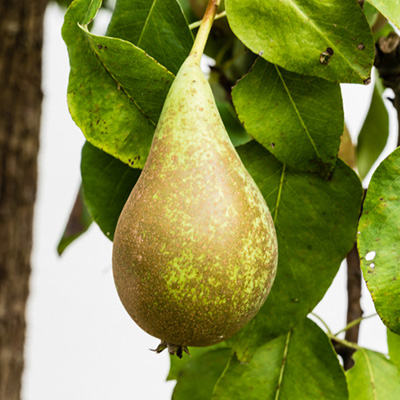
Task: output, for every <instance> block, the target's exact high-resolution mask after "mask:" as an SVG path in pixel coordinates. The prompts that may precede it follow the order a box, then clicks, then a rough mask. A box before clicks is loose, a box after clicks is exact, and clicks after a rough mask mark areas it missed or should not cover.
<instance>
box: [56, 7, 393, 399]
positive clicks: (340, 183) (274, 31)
mask: <svg viewBox="0 0 400 400" xmlns="http://www.w3.org/2000/svg"><path fill="white" fill-rule="evenodd" d="M205 3H206V1H203V0H201V1H200V0H198V1H189V0H180V1H179V2H178V1H177V0H163V1H162V2H161V1H160V2H156V1H146V0H129V1H128V0H117V2H116V6H115V9H114V12H113V15H112V18H111V21H110V24H109V26H108V29H107V32H106V33H105V35H95V34H94V33H92V32H91V31H90V26H91V25H90V23H91V22H92V21H93V19H94V18H95V16H96V13H97V11H98V9H99V8H100V7H101V0H96V1H92V0H75V1H74V2H73V3H72V4H71V5H70V7H69V9H68V11H67V13H66V16H65V23H64V26H63V37H64V40H65V42H66V44H67V47H68V52H69V57H70V65H71V73H70V80H69V86H68V104H69V108H70V112H71V115H72V117H73V119H74V120H75V122H76V123H77V125H78V126H79V127H80V128H81V130H82V132H83V134H84V135H85V137H86V140H87V143H86V144H85V145H84V148H83V151H82V163H81V172H82V193H83V196H84V201H85V205H86V207H81V208H82V213H84V212H85V213H86V212H87V211H88V212H89V213H90V215H91V218H93V220H94V221H95V222H96V223H97V224H98V225H99V226H100V228H101V229H102V231H103V232H104V233H105V235H107V237H109V238H110V239H111V240H112V238H113V234H114V230H115V226H116V223H117V220H118V217H119V214H120V212H121V210H122V207H123V205H124V203H125V201H126V199H127V197H128V196H129V193H130V191H131V189H132V187H133V186H134V185H135V183H136V181H137V179H138V177H139V175H140V171H141V169H142V168H143V166H144V164H145V161H146V158H147V155H148V151H149V148H150V145H151V140H152V136H153V132H154V129H155V126H156V124H157V121H158V118H159V115H160V112H161V109H162V106H163V104H164V100H165V97H166V95H167V93H168V89H169V87H170V85H171V83H172V81H173V79H174V76H175V74H176V72H177V71H178V69H179V67H180V65H181V63H182V62H183V60H184V59H185V57H186V56H187V54H188V53H189V51H190V48H191V45H192V42H193V35H192V31H193V30H195V29H196V28H193V26H192V28H193V29H190V26H189V25H188V21H189V22H193V21H194V20H195V19H196V16H198V15H199V14H200V15H201V13H202V10H203V9H204V7H205ZM225 6H226V18H221V19H219V20H217V21H215V23H214V27H213V30H212V32H211V35H210V37H209V41H208V44H207V47H206V53H207V54H208V55H209V56H210V57H212V58H213V59H214V62H215V64H214V65H212V66H211V72H210V83H211V86H212V89H213V91H214V94H215V97H216V99H217V104H218V107H219V110H220V113H221V116H222V118H223V121H224V123H225V126H226V128H227V130H228V133H229V134H230V137H231V140H232V143H233V144H234V145H235V146H236V147H237V150H238V153H239V155H240V157H241V158H242V161H243V163H244V164H245V166H246V168H247V169H248V171H249V172H250V174H251V175H252V176H253V178H254V180H255V181H256V183H257V185H258V186H259V188H260V190H261V192H262V194H263V196H264V198H265V200H266V202H267V203H268V205H269V208H270V210H271V212H272V215H273V218H274V223H275V227H276V230H277V235H278V244H279V264H278V273H277V276H276V280H275V283H274V286H273V288H272V291H271V294H270V296H269V298H268V300H267V302H266V303H265V305H264V306H263V307H262V309H261V311H260V312H259V314H258V315H257V316H256V317H255V318H254V319H253V320H252V321H251V322H250V323H249V324H248V325H247V326H246V327H245V328H244V329H243V330H242V331H240V332H239V333H238V334H237V335H235V336H234V337H233V338H231V339H229V340H228V341H227V342H224V343H222V344H220V345H217V346H212V347H210V348H206V349H192V350H191V352H192V354H193V356H192V358H191V359H185V360H182V361H180V360H176V359H174V360H171V371H170V374H169V379H177V381H178V383H177V385H176V389H175V392H174V395H173V398H175V399H186V398H189V397H190V398H194V399H199V400H206V399H211V398H212V399H232V400H234V399H243V398H249V399H250V398H254V399H259V398H265V399H277V398H280V399H281V398H282V399H298V398H304V399H322V398H329V399H332V400H334V399H347V398H348V399H351V400H355V399H369V398H371V399H388V400H391V399H395V398H397V397H396V394H395V393H396V392H397V393H398V391H399V390H400V388H399V379H400V372H399V359H400V356H399V354H400V350H399V349H400V336H398V335H400V321H399V316H400V313H399V309H400V302H399V298H400V296H399V295H400V267H399V265H400V263H399V261H400V256H399V254H400V247H399V243H400V233H399V232H400V231H399V228H398V227H399V225H400V198H399V193H400V184H399V171H400V153H399V151H398V150H397V151H395V152H393V153H392V154H391V156H390V157H389V158H388V159H386V160H385V161H383V162H382V164H381V165H380V166H379V168H378V169H377V170H376V172H375V173H374V175H373V177H372V181H371V184H370V187H369V188H368V193H367V196H366V199H365V203H364V206H363V211H362V216H361V219H360V223H359V214H360V209H361V203H362V194H363V193H362V192H363V191H362V185H361V181H360V177H361V179H362V178H364V177H365V176H366V175H367V174H368V172H369V171H370V170H371V168H372V167H373V165H374V163H375V162H376V160H377V159H378V157H379V156H380V154H381V152H382V150H383V148H384V146H385V145H386V142H387V137H388V116H387V111H386V108H385V106H384V104H383V100H382V96H383V88H382V84H381V81H380V79H379V78H377V79H376V80H375V90H374V93H373V97H372V100H371V103H370V108H369V111H368V114H367V117H366V120H365V123H364V126H363V128H362V130H361V133H360V135H359V139H358V144H357V163H358V173H359V176H357V171H354V170H353V169H352V168H351V167H352V166H353V165H351V167H350V166H348V165H347V164H346V162H344V161H348V162H349V163H350V162H351V163H352V162H353V161H352V160H350V159H349V160H344V161H342V160H340V159H339V158H338V153H339V146H340V143H341V138H342V147H343V146H347V147H348V148H351V149H350V150H351V151H350V152H349V151H346V149H343V148H342V147H341V152H340V154H350V153H351V152H352V150H353V145H352V143H351V141H349V140H348V139H347V141H346V142H344V139H343V138H345V137H346V135H343V136H342V134H343V132H344V116H343V105H342V98H341V93H340V86H339V83H343V82H352V83H360V84H363V83H368V82H369V81H370V78H371V73H372V71H371V68H372V65H373V62H374V41H375V40H376V38H377V37H378V36H379V35H381V34H384V33H383V32H387V28H385V31H379V32H380V33H376V32H375V31H376V30H377V29H374V32H375V36H374V35H373V34H372V31H371V26H374V28H376V25H375V24H377V23H378V22H377V21H378V20H381V19H382V18H383V17H382V15H380V13H382V14H383V16H384V17H386V18H387V19H389V20H390V21H391V22H392V23H393V24H394V25H396V26H397V27H399V19H398V18H399V15H400V13H399V7H400V5H399V2H398V0H387V1H380V0H371V1H370V2H369V3H365V5H364V10H363V9H362V8H361V7H360V6H359V5H358V3H357V1H356V0H353V1H349V0H334V1H331V0H326V1H319V0H281V1H258V2H254V1H249V0H225ZM197 18H198V17H197ZM388 29H389V30H391V29H392V28H390V27H389V28H388ZM233 86H234V88H233V90H232V91H231V88H232V87H233ZM347 150H348V149H347ZM353 153H354V151H353ZM85 215H86V214H85ZM85 218H86V217H85ZM82 220H83V219H82ZM85 221H87V222H86V223H85V224H83V225H82V226H83V227H82V232H83V231H84V229H86V228H87V226H88V224H89V223H90V221H91V219H90V218H89V219H88V218H86V219H85ZM357 231H359V237H358V246H359V251H360V257H361V264H362V270H363V274H364V279H365V280H366V282H367V284H368V288H369V290H370V292H371V294H372V297H373V299H374V301H375V304H376V308H377V311H378V313H379V315H380V316H381V318H382V320H383V322H384V323H385V324H386V325H387V326H388V328H389V329H390V332H389V333H388V341H389V353H390V359H389V358H387V357H386V356H384V355H382V354H378V353H376V352H373V351H370V350H366V349H363V348H358V350H357V351H356V353H355V356H354V359H355V366H354V367H353V368H352V369H350V370H349V371H347V372H346V374H344V372H343V370H342V367H341V366H340V363H339V360H338V357H337V354H336V353H335V350H334V348H333V347H332V345H331V342H330V340H329V338H328V336H327V335H326V333H324V332H323V331H322V330H321V329H320V328H318V327H317V326H316V325H315V324H314V323H312V322H311V321H310V320H308V319H307V315H308V313H310V312H311V311H312V309H313V308H314V307H315V305H316V304H317V303H318V302H319V301H320V300H321V299H322V297H323V296H324V294H325V292H326V291H327V289H328V287H329V286H330V284H331V282H332V280H333V278H334V276H335V274H336V273H337V271H338V269H339V266H340V264H341V261H342V260H343V258H344V257H345V256H346V254H347V252H348V251H349V250H350V249H351V248H352V246H353V244H354V242H355V241H356V236H357ZM77 236H78V235H76V237H77ZM74 238H75V236H74V237H72V238H71V239H68V240H67V241H66V239H65V238H64V242H62V243H63V244H62V246H63V247H62V248H64V247H65V246H66V245H68V244H69V243H70V242H71V241H72V240H73V239H74Z"/></svg>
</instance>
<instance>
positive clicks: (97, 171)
mask: <svg viewBox="0 0 400 400" xmlns="http://www.w3.org/2000/svg"><path fill="white" fill-rule="evenodd" d="M140 172H141V170H139V169H133V168H130V167H128V166H127V165H125V164H123V163H122V162H121V161H119V160H117V159H116V158H114V157H112V156H110V155H109V154H107V153H104V152H103V151H101V150H99V149H97V148H96V147H94V146H92V145H91V144H90V143H88V142H86V143H85V145H84V146H83V149H82V161H81V173H82V185H83V194H84V197H85V203H86V204H87V207H88V210H89V212H90V214H91V215H92V217H93V219H94V221H95V222H96V223H97V224H98V225H99V227H100V229H101V230H102V231H103V233H104V234H105V235H106V236H107V237H108V238H109V239H110V240H113V238H114V231H115V227H116V224H117V221H118V217H119V214H120V213H121V211H122V208H123V206H124V204H125V202H126V200H127V199H128V197H129V194H130V193H131V190H132V188H133V186H134V185H135V183H136V181H137V180H138V178H139V175H140Z"/></svg>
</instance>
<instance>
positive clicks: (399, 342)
mask: <svg viewBox="0 0 400 400" xmlns="http://www.w3.org/2000/svg"><path fill="white" fill-rule="evenodd" d="M387 341H388V348H389V357H390V360H391V361H392V362H394V363H395V364H396V365H397V366H398V367H400V335H396V334H395V333H393V332H391V331H390V330H389V329H388V330H387Z"/></svg>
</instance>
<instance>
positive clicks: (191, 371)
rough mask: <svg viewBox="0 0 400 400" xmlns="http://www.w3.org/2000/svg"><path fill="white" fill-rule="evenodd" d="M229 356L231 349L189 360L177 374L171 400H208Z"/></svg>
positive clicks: (212, 352)
mask: <svg viewBox="0 0 400 400" xmlns="http://www.w3.org/2000/svg"><path fill="white" fill-rule="evenodd" d="M231 356H232V350H231V349H229V348H222V349H217V350H212V351H208V352H205V353H203V354H201V355H200V356H199V357H196V358H193V359H192V360H189V361H188V362H187V364H186V365H185V366H184V367H183V368H182V370H181V372H180V374H179V377H178V383H177V384H176V386H175V390H174V393H173V395H172V399H173V400H188V399H190V400H210V398H211V395H212V391H213V389H214V386H215V384H216V383H217V380H218V378H219V377H220V376H221V374H222V372H223V371H224V369H225V367H226V365H227V363H228V361H229V359H230V358H231Z"/></svg>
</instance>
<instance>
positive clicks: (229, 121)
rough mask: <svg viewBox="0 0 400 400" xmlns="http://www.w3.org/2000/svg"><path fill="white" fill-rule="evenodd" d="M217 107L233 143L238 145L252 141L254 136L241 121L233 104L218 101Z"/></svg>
mask: <svg viewBox="0 0 400 400" xmlns="http://www.w3.org/2000/svg"><path fill="white" fill-rule="evenodd" d="M217 107H218V111H219V113H220V115H221V118H222V121H223V123H224V125H225V128H226V130H227V132H228V134H229V137H230V139H231V142H232V144H233V145H234V146H235V147H237V146H240V145H242V144H246V143H248V142H250V140H252V138H251V137H250V136H249V135H248V134H247V132H246V129H244V127H243V125H242V124H241V123H240V121H239V119H238V117H237V115H236V113H235V110H234V108H233V107H232V105H231V104H230V103H228V102H227V101H217Z"/></svg>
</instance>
